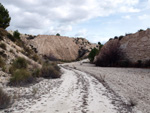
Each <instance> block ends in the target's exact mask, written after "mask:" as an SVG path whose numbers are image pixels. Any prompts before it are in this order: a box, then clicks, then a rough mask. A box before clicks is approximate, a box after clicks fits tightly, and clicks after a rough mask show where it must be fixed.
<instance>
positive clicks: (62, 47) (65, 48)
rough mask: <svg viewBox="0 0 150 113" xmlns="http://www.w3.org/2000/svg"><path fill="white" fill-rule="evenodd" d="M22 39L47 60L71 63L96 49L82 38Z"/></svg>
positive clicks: (35, 37)
mask: <svg viewBox="0 0 150 113" xmlns="http://www.w3.org/2000/svg"><path fill="white" fill-rule="evenodd" d="M22 39H23V40H24V41H25V42H26V43H27V44H29V45H30V46H31V47H32V48H33V49H35V50H36V51H37V52H38V53H39V54H41V55H42V56H47V57H48V58H49V59H52V60H53V59H58V60H65V61H71V60H76V59H79V58H83V57H87V55H88V53H89V52H90V50H91V49H92V48H94V47H96V48H97V47H98V46H97V44H91V43H90V42H89V41H88V40H86V39H84V38H69V37H65V36H54V35H38V36H29V35H22Z"/></svg>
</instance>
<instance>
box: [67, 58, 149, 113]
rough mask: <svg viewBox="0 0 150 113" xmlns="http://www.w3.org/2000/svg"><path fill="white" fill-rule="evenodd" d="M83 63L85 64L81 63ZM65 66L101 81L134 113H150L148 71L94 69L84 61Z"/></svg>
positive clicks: (136, 69) (138, 69) (137, 69)
mask: <svg viewBox="0 0 150 113" xmlns="http://www.w3.org/2000/svg"><path fill="white" fill-rule="evenodd" d="M82 62H85V63H82ZM82 62H75V63H69V64H66V65H68V66H70V67H74V68H76V69H78V70H82V72H86V73H89V74H91V75H92V76H94V77H95V78H97V79H103V80H104V81H105V83H106V84H107V85H108V86H109V88H110V89H112V90H113V91H114V93H115V94H116V95H118V96H119V97H120V98H121V99H122V101H123V102H125V103H127V104H128V105H129V104H131V105H132V106H133V109H132V112H134V113H150V69H140V68H113V67H112V68H109V67H95V66H94V65H93V64H89V63H86V60H85V61H82Z"/></svg>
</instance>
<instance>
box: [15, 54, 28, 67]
mask: <svg viewBox="0 0 150 113" xmlns="http://www.w3.org/2000/svg"><path fill="white" fill-rule="evenodd" d="M27 65H28V63H27V60H26V59H25V58H22V57H18V58H17V59H16V60H15V61H14V62H13V64H12V66H13V67H15V68H16V69H21V68H25V69H26V68H27Z"/></svg>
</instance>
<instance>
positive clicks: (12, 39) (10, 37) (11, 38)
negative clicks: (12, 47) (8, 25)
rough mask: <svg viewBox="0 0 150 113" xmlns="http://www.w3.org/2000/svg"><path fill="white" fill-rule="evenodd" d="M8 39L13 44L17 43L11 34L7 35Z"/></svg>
mask: <svg viewBox="0 0 150 113" xmlns="http://www.w3.org/2000/svg"><path fill="white" fill-rule="evenodd" d="M7 37H8V38H9V39H10V40H11V41H13V42H15V41H16V39H15V38H14V37H13V36H12V35H11V34H10V33H8V34H7Z"/></svg>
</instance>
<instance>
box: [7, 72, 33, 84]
mask: <svg viewBox="0 0 150 113" xmlns="http://www.w3.org/2000/svg"><path fill="white" fill-rule="evenodd" d="M32 81H33V77H32V75H31V73H30V72H29V71H28V70H27V69H17V70H15V71H14V72H13V74H12V76H11V78H10V82H9V84H10V85H13V86H19V85H25V84H28V83H31V82H32Z"/></svg>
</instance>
